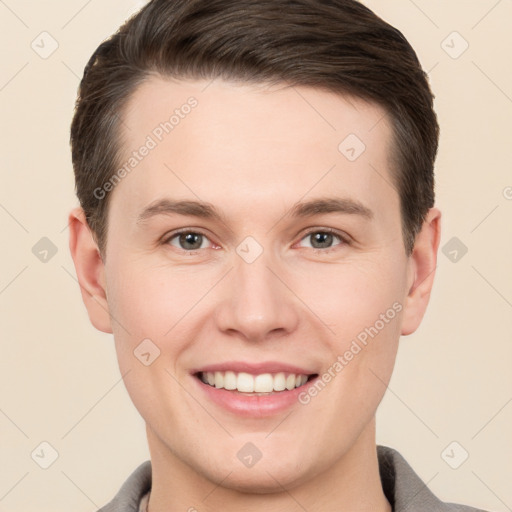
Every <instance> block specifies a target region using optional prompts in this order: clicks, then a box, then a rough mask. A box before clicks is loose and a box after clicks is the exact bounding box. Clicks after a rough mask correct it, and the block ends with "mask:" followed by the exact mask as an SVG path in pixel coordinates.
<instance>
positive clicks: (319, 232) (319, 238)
mask: <svg viewBox="0 0 512 512" xmlns="http://www.w3.org/2000/svg"><path fill="white" fill-rule="evenodd" d="M308 239H309V240H310V241H311V243H310V245H309V247H311V248H312V249H314V250H317V251H321V252H329V249H334V248H335V247H336V245H348V243H349V241H348V239H347V238H346V237H344V236H342V235H341V234H340V233H337V232H335V231H334V230H332V229H328V228H323V229H315V230H311V231H309V232H308V233H306V235H305V236H304V237H303V238H302V239H301V241H302V240H308ZM335 239H338V240H339V241H340V242H341V243H339V244H336V245H334V247H333V245H332V244H333V241H334V240H335Z"/></svg>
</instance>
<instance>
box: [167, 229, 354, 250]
mask: <svg viewBox="0 0 512 512" xmlns="http://www.w3.org/2000/svg"><path fill="white" fill-rule="evenodd" d="M183 233H187V234H194V235H201V236H203V237H205V238H206V239H208V240H210V239H209V237H208V235H207V234H205V233H204V232H203V231H201V230H200V229H193V228H183V229H179V230H177V231H174V232H172V233H171V234H170V235H169V236H166V237H165V238H164V239H163V240H162V244H163V245H167V244H169V243H170V241H171V240H173V239H174V238H176V237H177V236H179V235H181V234H183ZM316 233H322V234H330V235H333V236H335V237H336V238H338V239H339V240H340V242H342V243H340V244H338V245H336V246H334V247H327V248H325V249H317V248H314V247H310V248H309V249H311V250H312V251H313V252H314V253H322V254H326V253H330V252H331V251H334V250H336V248H337V247H339V246H343V245H350V243H351V242H350V239H349V237H348V236H347V235H343V234H342V233H340V232H338V231H336V230H334V229H332V228H312V229H310V230H308V231H307V232H306V233H304V234H303V235H302V237H301V238H300V240H299V241H302V240H303V239H304V238H306V237H308V236H310V235H312V234H316ZM177 249H179V250H181V251H183V252H184V253H186V254H192V255H193V254H197V253H199V251H201V250H202V249H195V250H187V249H182V248H181V247H180V248H177Z"/></svg>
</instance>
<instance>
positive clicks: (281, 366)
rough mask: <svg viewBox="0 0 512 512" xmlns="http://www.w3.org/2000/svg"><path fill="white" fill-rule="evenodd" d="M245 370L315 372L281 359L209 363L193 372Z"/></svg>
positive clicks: (308, 373) (253, 371)
mask: <svg viewBox="0 0 512 512" xmlns="http://www.w3.org/2000/svg"><path fill="white" fill-rule="evenodd" d="M228 371H232V372H235V373H240V372H245V373H250V374H252V375H261V374H263V373H281V372H283V373H294V374H301V375H312V374H314V373H315V372H313V371H311V370H308V369H306V368H301V367H300V366H295V365H292V364H288V363H281V362H279V361H264V362H261V363H249V362H245V361H226V362H223V363H216V364H209V365H206V366H202V367H201V368H197V369H195V370H192V373H193V374H196V373H200V372H202V373H205V372H228Z"/></svg>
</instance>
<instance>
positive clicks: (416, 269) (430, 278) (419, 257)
mask: <svg viewBox="0 0 512 512" xmlns="http://www.w3.org/2000/svg"><path fill="white" fill-rule="evenodd" d="M440 240H441V212H440V211H439V210H438V209H437V208H431V209H430V210H429V212H428V214H427V217H426V219H425V221H424V222H423V226H422V229H421V231H420V232H419V233H418V235H417V236H416V241H415V244H414V249H413V252H412V254H411V255H410V256H409V268H408V276H409V282H408V288H409V293H408V295H407V298H406V301H405V307H404V315H403V319H402V331H401V334H402V335H404V336H406V335H408V334H412V333H413V332H414V331H415V330H416V329H417V328H418V326H419V325H420V323H421V320H422V319H423V316H424V315H425V311H426V309H427V305H428V301H429V299H430V292H431V291H432V286H433V284H434V276H435V270H436V267H437V250H438V247H439V242H440Z"/></svg>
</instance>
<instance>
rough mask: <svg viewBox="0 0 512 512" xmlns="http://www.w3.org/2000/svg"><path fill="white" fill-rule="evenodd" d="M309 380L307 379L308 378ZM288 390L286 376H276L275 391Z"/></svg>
mask: <svg viewBox="0 0 512 512" xmlns="http://www.w3.org/2000/svg"><path fill="white" fill-rule="evenodd" d="M306 380H307V377H306ZM285 389H286V376H285V374H284V373H282V372H281V373H278V374H276V375H274V391H284V390H285Z"/></svg>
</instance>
